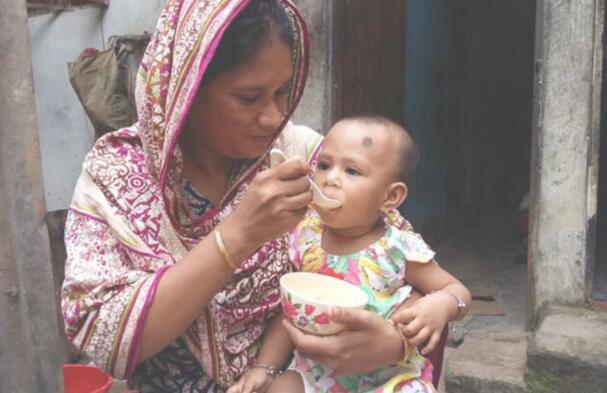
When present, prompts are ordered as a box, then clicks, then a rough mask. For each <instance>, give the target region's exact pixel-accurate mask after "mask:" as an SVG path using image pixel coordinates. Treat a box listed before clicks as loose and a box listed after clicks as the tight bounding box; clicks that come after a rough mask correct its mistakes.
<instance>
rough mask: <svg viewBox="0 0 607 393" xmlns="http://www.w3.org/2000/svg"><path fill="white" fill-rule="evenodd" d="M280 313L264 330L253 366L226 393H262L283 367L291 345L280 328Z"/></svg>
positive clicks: (283, 330)
mask: <svg viewBox="0 0 607 393" xmlns="http://www.w3.org/2000/svg"><path fill="white" fill-rule="evenodd" d="M282 319H283V316H282V313H280V314H278V315H277V316H275V317H274V318H273V319H272V321H270V324H269V325H268V327H267V328H266V331H265V333H264V335H263V341H262V343H261V348H260V349H259V353H258V354H257V359H256V361H255V365H253V366H252V367H251V368H250V369H248V370H247V371H246V372H245V373H244V374H243V375H242V376H241V377H240V379H239V380H238V382H236V383H235V384H234V385H232V386H230V388H229V389H228V390H227V392H226V393H252V392H256V393H263V392H265V391H266V390H267V389H268V387H269V386H270V384H271V383H272V381H273V380H274V377H273V376H272V374H275V373H276V372H277V371H278V370H281V369H282V367H284V365H285V363H286V361H287V359H288V358H289V355H290V354H291V351H292V350H293V344H292V343H291V340H290V339H289V336H288V335H287V332H286V330H285V328H284V327H283V326H282Z"/></svg>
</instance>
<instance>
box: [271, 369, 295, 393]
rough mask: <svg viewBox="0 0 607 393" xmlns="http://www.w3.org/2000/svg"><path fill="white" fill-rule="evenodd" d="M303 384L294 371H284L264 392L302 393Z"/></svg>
mask: <svg viewBox="0 0 607 393" xmlns="http://www.w3.org/2000/svg"><path fill="white" fill-rule="evenodd" d="M304 392H305V390H304V384H303V381H302V380H301V376H300V375H299V373H297V372H296V371H291V370H288V371H285V372H284V373H282V375H280V376H279V377H278V378H276V380H275V381H274V382H272V384H271V385H270V387H269V388H268V390H266V393H304Z"/></svg>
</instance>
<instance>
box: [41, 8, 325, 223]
mask: <svg viewBox="0 0 607 393" xmlns="http://www.w3.org/2000/svg"><path fill="white" fill-rule="evenodd" d="M297 3H298V5H299V7H300V8H301V10H302V13H303V14H304V17H305V18H306V20H307V21H309V28H310V32H311V34H310V35H311V52H312V56H311V57H312V59H311V64H310V74H309V77H308V84H307V88H306V91H305V95H304V97H303V99H302V102H301V104H300V106H299V108H298V111H297V113H296V115H295V122H297V123H300V124H305V125H308V126H310V127H312V128H314V129H316V130H318V131H322V130H324V129H326V127H327V125H328V124H329V121H330V119H329V116H330V105H328V103H327V98H326V97H328V93H327V92H328V89H329V86H330V82H329V79H330V61H329V58H328V56H329V44H328V43H329V29H330V24H329V19H330V18H329V12H330V10H329V9H330V4H329V3H328V2H319V1H313V0H299V1H297ZM162 4H163V0H112V1H111V2H110V6H109V7H108V8H107V9H104V8H99V7H95V6H87V7H79V8H75V9H74V10H72V11H68V12H61V13H52V14H44V15H38V16H32V17H30V18H29V32H30V40H31V44H32V58H33V64H34V87H35V92H36V109H37V112H38V127H39V130H40V141H41V150H42V162H43V168H44V189H45V196H46V207H47V210H48V211H53V210H59V209H65V208H67V207H68V206H69V203H70V200H71V197H72V193H73V190H74V186H75V184H76V179H77V177H78V175H79V173H80V169H81V165H82V161H83V159H84V156H85V154H86V153H87V152H88V151H89V149H90V147H91V145H92V143H93V129H92V126H91V125H90V123H89V121H88V119H87V117H86V115H85V113H84V110H83V109H82V107H81V105H80V103H79V102H78V99H77V97H76V94H75V93H74V92H73V90H72V87H71V86H70V84H69V79H68V73H67V63H68V62H70V61H73V60H75V59H76V58H77V57H78V56H79V54H80V53H81V52H82V50H83V49H84V48H87V47H95V48H98V49H102V48H103V47H104V45H105V44H106V43H107V39H108V38H109V37H110V36H112V35H126V34H140V33H143V32H144V31H149V32H151V31H153V29H154V26H155V24H156V20H157V18H158V15H159V14H160V11H161V8H162Z"/></svg>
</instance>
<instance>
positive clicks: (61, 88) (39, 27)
mask: <svg viewBox="0 0 607 393" xmlns="http://www.w3.org/2000/svg"><path fill="white" fill-rule="evenodd" d="M162 3H163V1H162V0H112V1H111V2H110V4H111V5H110V7H109V8H108V9H103V8H99V7H95V6H87V7H80V8H75V9H74V10H72V11H68V12H61V13H52V14H43V15H38V16H32V17H30V18H29V20H28V23H29V33H30V41H31V45H32V59H33V66H34V89H35V94H36V110H37V115H38V128H39V130H40V143H41V154H42V163H43V172H44V189H45V197H46V208H47V210H48V211H53V210H59V209H65V208H67V207H68V206H69V203H70V200H71V197H72V193H73V191H74V186H75V184H76V179H77V177H78V174H79V173H80V168H81V165H82V160H83V159H84V156H85V154H86V153H87V152H88V150H89V149H90V147H91V144H92V142H93V129H92V127H91V125H90V123H89V122H88V119H87V118H86V115H85V113H84V110H83V109H82V107H81V105H80V103H79V102H78V99H77V97H76V94H75V93H74V91H73V90H72V87H71V86H70V84H69V79H68V73H67V63H68V62H70V61H73V60H75V59H76V58H77V57H78V56H79V54H80V52H82V50H83V49H84V48H87V47H95V48H98V49H102V48H103V47H104V45H105V43H107V39H108V38H109V37H110V36H112V35H123V34H140V33H142V32H143V31H145V30H147V31H152V30H153V29H154V26H155V24H156V20H157V18H158V15H159V14H160V11H161V7H162Z"/></svg>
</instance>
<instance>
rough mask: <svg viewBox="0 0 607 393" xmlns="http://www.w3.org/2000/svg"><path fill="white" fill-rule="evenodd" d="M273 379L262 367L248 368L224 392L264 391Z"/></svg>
mask: <svg viewBox="0 0 607 393" xmlns="http://www.w3.org/2000/svg"><path fill="white" fill-rule="evenodd" d="M273 380H274V378H273V377H272V376H270V375H269V374H268V373H267V372H266V370H264V369H263V368H250V369H249V370H248V371H247V372H245V373H244V374H242V376H241V377H240V379H239V380H238V382H236V383H235V384H234V385H232V386H230V387H229V388H228V390H227V391H226V393H264V392H265V391H266V390H267V389H268V387H269V386H270V384H271V383H272V381H273Z"/></svg>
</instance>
